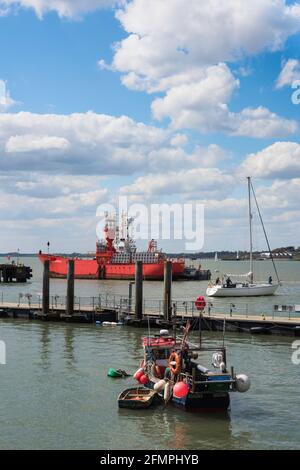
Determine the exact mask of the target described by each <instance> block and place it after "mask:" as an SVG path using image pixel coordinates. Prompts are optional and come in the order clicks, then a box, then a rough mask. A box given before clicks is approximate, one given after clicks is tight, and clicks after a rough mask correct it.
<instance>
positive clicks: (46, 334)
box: [40, 323, 51, 368]
mask: <svg viewBox="0 0 300 470" xmlns="http://www.w3.org/2000/svg"><path fill="white" fill-rule="evenodd" d="M40 331H41V335H40V347H41V350H40V363H41V366H42V367H44V368H48V367H50V366H51V351H50V348H51V325H49V324H47V323H45V324H44V325H41V328H40Z"/></svg>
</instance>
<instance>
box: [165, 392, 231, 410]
mask: <svg viewBox="0 0 300 470" xmlns="http://www.w3.org/2000/svg"><path fill="white" fill-rule="evenodd" d="M172 404H173V405H174V406H176V407H179V408H183V409H184V410H186V411H205V410H210V411H214V410H222V411H224V410H227V409H228V408H229V405H230V397H229V393H189V394H188V395H187V397H185V398H177V397H174V396H173V397H172Z"/></svg>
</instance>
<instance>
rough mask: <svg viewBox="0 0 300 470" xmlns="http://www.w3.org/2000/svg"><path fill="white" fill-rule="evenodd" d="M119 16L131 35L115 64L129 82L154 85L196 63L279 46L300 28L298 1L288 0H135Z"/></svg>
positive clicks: (118, 49) (135, 85)
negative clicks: (249, 0) (291, 0)
mask: <svg viewBox="0 0 300 470" xmlns="http://www.w3.org/2000/svg"><path fill="white" fill-rule="evenodd" d="M117 17H118V19H119V20H120V22H121V24H122V26H123V28H124V29H125V31H126V32H127V33H128V36H127V38H125V39H124V40H122V41H121V42H120V43H119V44H118V45H117V46H116V52H115V57H114V61H113V65H114V67H115V68H116V69H117V70H119V71H120V72H122V73H124V74H125V78H124V83H125V84H126V85H127V86H129V87H132V88H144V89H147V90H149V91H151V90H153V89H154V88H155V89H163V88H164V84H163V81H164V80H168V79H169V78H170V77H178V79H180V77H182V75H183V74H188V75H189V76H190V77H192V76H193V73H194V72H195V67H203V66H208V65H213V64H215V63H218V62H225V61H234V60H236V59H240V58H241V57H243V56H249V55H254V54H257V53H259V52H261V51H263V50H271V51H274V50H278V49H280V48H282V46H283V45H284V43H285V41H286V39H287V38H288V37H289V36H290V35H292V34H294V33H296V32H298V31H299V30H300V6H299V3H298V2H295V3H294V4H292V5H286V2H285V1H284V0H275V1H274V0H252V1H251V2H245V1H244V0H205V1H199V0H190V1H189V2H188V5H187V3H186V0H164V1H163V2H162V1H161V0H152V1H149V0H133V1H132V2H129V3H127V4H126V6H125V7H124V8H123V9H121V10H119V11H118V13H117ZM191 81H192V80H190V82H191ZM186 82H187V81H186Z"/></svg>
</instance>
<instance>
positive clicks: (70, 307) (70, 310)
mask: <svg viewBox="0 0 300 470" xmlns="http://www.w3.org/2000/svg"><path fill="white" fill-rule="evenodd" d="M74 277H75V269H74V260H73V259H69V261H68V275H67V305H66V314H67V315H73V314H74Z"/></svg>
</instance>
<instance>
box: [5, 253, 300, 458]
mask: <svg viewBox="0 0 300 470" xmlns="http://www.w3.org/2000/svg"><path fill="white" fill-rule="evenodd" d="M0 262H1V261H0ZM24 262H25V264H29V265H31V266H32V268H33V273H34V277H33V279H32V281H31V282H30V283H28V284H26V285H22V286H21V285H11V286H7V285H0V295H1V293H3V295H4V297H5V299H6V300H9V299H10V300H11V301H15V300H16V296H17V295H18V294H19V293H20V292H22V293H26V292H28V293H33V294H37V293H39V292H41V275H42V271H41V267H40V265H39V262H38V260H37V259H35V258H32V259H30V258H25V259H24ZM278 265H279V272H280V277H281V279H283V285H282V287H281V288H280V291H279V293H278V295H277V296H275V298H269V299H268V298H263V299H251V300H250V301H249V302H250V303H251V308H252V309H257V310H258V311H259V309H266V308H272V305H273V304H274V303H277V304H285V303H291V304H294V303H296V304H300V263H299V262H288V261H287V262H285V261H281V262H280V263H278ZM203 267H205V268H209V269H211V270H212V271H213V272H215V270H218V271H220V270H221V269H222V271H223V272H228V270H229V269H230V271H233V269H234V270H235V271H234V272H247V264H246V263H243V262H217V263H215V262H214V261H211V262H210V263H208V262H205V263H204V262H203ZM256 269H257V271H258V270H259V272H260V276H261V279H265V278H266V276H267V275H268V274H269V272H270V269H271V266H270V265H269V263H268V262H258V263H257V266H256ZM206 286H207V282H178V283H174V285H173V297H174V298H178V299H193V298H195V296H196V295H199V293H204V292H205V288H206ZM65 289H66V285H65V281H62V280H53V281H51V291H52V293H53V294H54V293H56V294H59V295H65ZM107 290H109V291H111V292H115V293H122V291H123V292H124V294H126V293H127V290H128V282H125V281H123V282H122V281H115V282H110V281H78V282H76V295H82V296H92V295H98V294H99V292H106V291H107ZM161 296H162V283H159V282H157V283H156V282H153V283H145V297H149V298H150V297H151V298H161ZM143 333H145V331H143V330H140V329H133V328H130V327H123V326H122V327H115V328H106V327H102V326H96V325H72V324H63V323H59V324H56V323H43V322H28V321H23V320H0V340H2V341H4V342H5V344H6V353H7V357H6V365H0V449H101V450H102V449H204V448H210V449H254V448H256V449H279V448H280V449H293V448H294V449H296V448H297V449H300V424H299V423H300V398H299V392H300V365H298V366H297V365H294V364H293V363H292V360H291V358H292V353H293V352H294V350H293V349H292V343H293V341H294V339H295V338H284V337H270V336H258V337H251V336H250V335H243V334H227V335H226V345H227V348H228V366H231V365H233V366H234V367H235V370H236V372H239V373H241V372H243V373H246V374H247V375H249V376H250V378H251V382H252V385H251V389H250V391H249V392H248V393H246V394H244V395H243V394H238V393H235V394H232V395H231V410H230V412H229V413H225V414H224V413H213V414H209V413H205V414H201V413H198V414H191V413H187V412H184V411H181V410H177V409H176V408H173V407H172V406H168V407H164V406H160V407H157V408H155V409H154V410H147V411H131V410H119V409H118V406H117V397H118V394H119V393H120V391H121V390H123V389H124V388H126V387H127V386H130V385H132V384H133V383H134V381H133V379H132V378H127V379H120V380H119V379H118V380H114V379H110V378H108V377H107V370H108V368H109V367H116V368H123V369H126V370H127V371H128V372H130V373H134V372H135V370H136V369H137V367H138V364H139V362H140V360H141V357H142V346H141V336H142V335H143ZM192 336H193V335H192ZM196 338H197V336H196V335H195V338H194V339H195V340H196ZM203 340H204V342H205V344H207V345H210V346H212V345H215V346H217V345H220V342H221V340H222V337H221V335H220V334H219V333H211V332H204V333H203ZM205 359H206V361H205V364H206V365H207V366H208V367H209V366H210V358H209V357H207V358H205Z"/></svg>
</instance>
